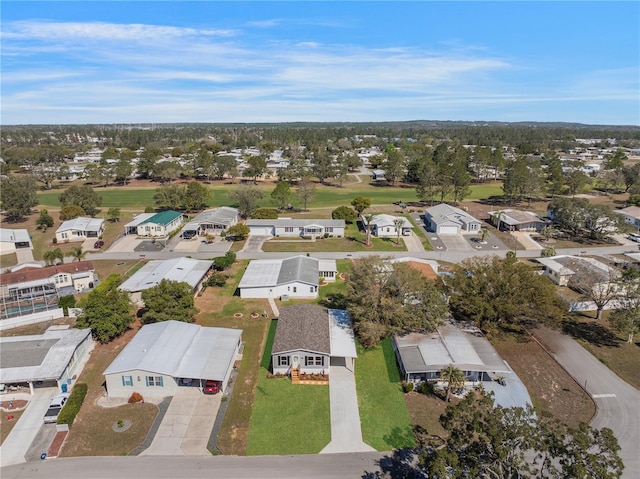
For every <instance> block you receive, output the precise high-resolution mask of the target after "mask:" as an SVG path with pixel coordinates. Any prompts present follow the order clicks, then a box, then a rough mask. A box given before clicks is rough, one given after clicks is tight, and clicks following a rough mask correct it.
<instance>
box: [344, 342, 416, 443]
mask: <svg viewBox="0 0 640 479" xmlns="http://www.w3.org/2000/svg"><path fill="white" fill-rule="evenodd" d="M356 390H357V391H358V406H359V408H360V423H361V424H362V438H363V440H364V442H366V443H367V444H369V445H370V446H371V447H374V448H375V449H377V450H378V451H390V450H391V449H396V448H403V447H413V446H415V439H414V436H413V430H412V428H411V422H410V420H409V412H408V411H407V405H406V403H405V400H404V393H403V392H402V386H401V383H400V373H399V372H398V366H397V365H396V359H395V355H394V353H393V346H392V345H391V339H389V338H387V339H385V340H384V341H383V342H382V343H381V344H380V345H378V346H377V347H375V348H371V349H364V348H363V347H362V346H360V344H358V359H357V360H356Z"/></svg>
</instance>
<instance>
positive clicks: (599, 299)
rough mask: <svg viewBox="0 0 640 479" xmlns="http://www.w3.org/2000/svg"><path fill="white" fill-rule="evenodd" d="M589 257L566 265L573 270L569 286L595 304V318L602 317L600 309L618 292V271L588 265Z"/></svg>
mask: <svg viewBox="0 0 640 479" xmlns="http://www.w3.org/2000/svg"><path fill="white" fill-rule="evenodd" d="M589 262H590V259H589V258H582V259H581V260H574V261H572V262H571V263H569V264H567V265H566V266H567V267H568V268H569V269H571V270H573V271H574V274H573V275H572V276H571V279H569V283H568V285H569V287H571V288H572V289H575V290H576V291H578V292H579V293H581V294H582V296H583V297H584V299H585V300H587V301H593V302H594V303H595V305H596V320H599V319H600V318H601V317H602V311H603V310H604V308H605V306H606V305H607V304H609V302H610V301H611V300H612V299H614V298H615V297H617V296H618V295H619V292H620V288H619V285H618V278H619V277H620V273H619V272H618V271H617V270H615V269H613V268H606V269H602V268H599V267H596V266H595V265H592V266H588V263H589Z"/></svg>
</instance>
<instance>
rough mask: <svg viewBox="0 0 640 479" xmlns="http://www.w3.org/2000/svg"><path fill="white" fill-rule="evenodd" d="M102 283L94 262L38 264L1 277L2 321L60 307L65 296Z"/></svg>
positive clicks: (0, 310)
mask: <svg viewBox="0 0 640 479" xmlns="http://www.w3.org/2000/svg"><path fill="white" fill-rule="evenodd" d="M97 284H98V277H97V275H96V274H95V268H94V266H93V263H91V261H80V262H73V263H66V264H59V265H55V266H47V267H42V266H40V265H38V267H35V266H33V265H32V266H28V267H23V268H19V269H15V271H14V272H12V273H4V274H1V275H0V319H5V318H12V317H16V316H24V315H27V314H32V313H37V312H40V311H48V310H51V309H57V308H58V299H59V298H60V297H61V296H66V295H70V294H76V293H81V292H83V291H89V290H91V289H93V288H94V287H95V286H96V285H97Z"/></svg>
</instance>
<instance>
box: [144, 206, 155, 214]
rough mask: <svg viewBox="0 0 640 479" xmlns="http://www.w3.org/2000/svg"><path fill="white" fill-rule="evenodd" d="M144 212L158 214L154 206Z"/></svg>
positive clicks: (148, 207)
mask: <svg viewBox="0 0 640 479" xmlns="http://www.w3.org/2000/svg"><path fill="white" fill-rule="evenodd" d="M144 212H145V213H155V212H156V209H155V208H154V207H153V206H147V207H146V208H145V209H144Z"/></svg>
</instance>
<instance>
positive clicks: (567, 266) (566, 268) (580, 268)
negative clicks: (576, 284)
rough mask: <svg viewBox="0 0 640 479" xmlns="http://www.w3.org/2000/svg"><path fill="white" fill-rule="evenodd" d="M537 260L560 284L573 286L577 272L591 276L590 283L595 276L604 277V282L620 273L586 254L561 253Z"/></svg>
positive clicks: (549, 276)
mask: <svg viewBox="0 0 640 479" xmlns="http://www.w3.org/2000/svg"><path fill="white" fill-rule="evenodd" d="M537 261H538V262H539V263H540V264H541V265H542V266H544V270H543V271H544V275H545V276H546V277H548V278H549V279H550V280H551V281H553V282H554V283H555V284H557V285H558V286H572V282H573V278H574V276H575V275H576V274H577V273H579V274H580V275H583V276H584V275H587V276H589V277H590V278H591V279H590V281H589V283H590V284H595V282H594V281H592V279H593V278H602V282H603V283H604V282H607V283H608V282H610V280H611V279H613V276H617V275H618V274H619V273H617V271H616V270H614V269H612V268H610V267H609V266H607V265H606V264H604V263H602V262H600V261H598V260H596V259H593V258H587V257H584V256H570V255H559V256H552V257H549V258H537Z"/></svg>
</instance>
